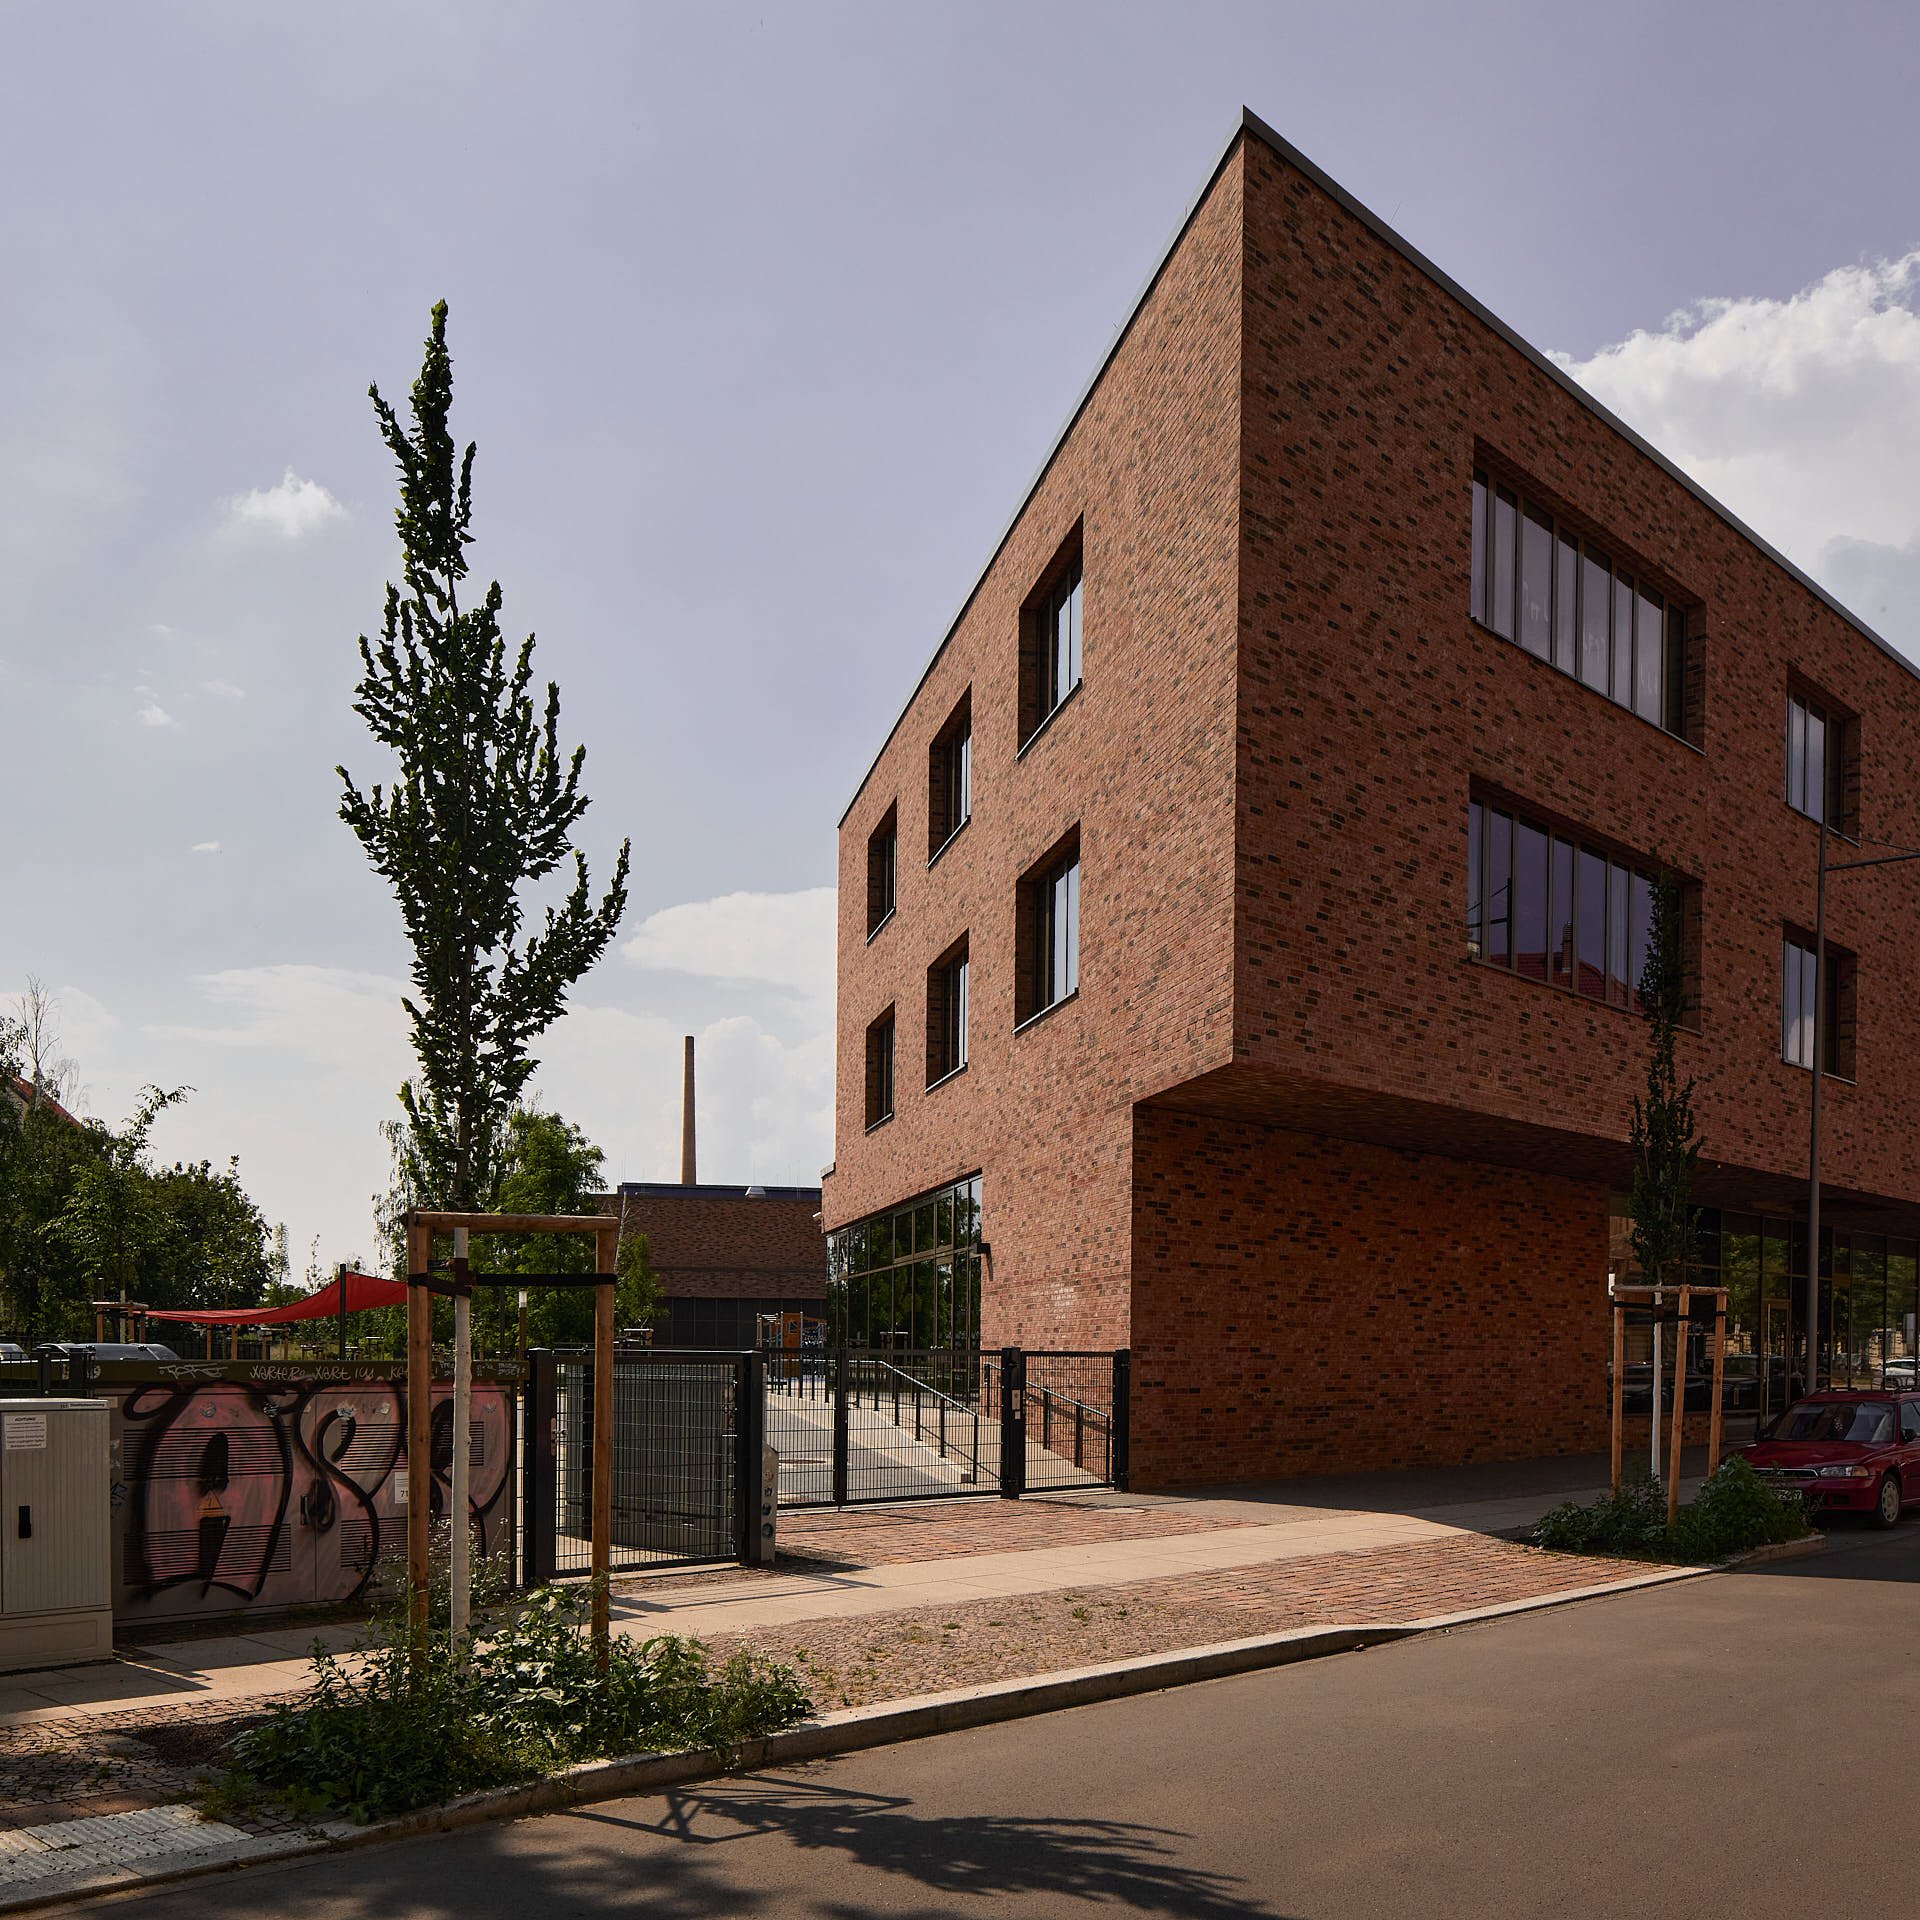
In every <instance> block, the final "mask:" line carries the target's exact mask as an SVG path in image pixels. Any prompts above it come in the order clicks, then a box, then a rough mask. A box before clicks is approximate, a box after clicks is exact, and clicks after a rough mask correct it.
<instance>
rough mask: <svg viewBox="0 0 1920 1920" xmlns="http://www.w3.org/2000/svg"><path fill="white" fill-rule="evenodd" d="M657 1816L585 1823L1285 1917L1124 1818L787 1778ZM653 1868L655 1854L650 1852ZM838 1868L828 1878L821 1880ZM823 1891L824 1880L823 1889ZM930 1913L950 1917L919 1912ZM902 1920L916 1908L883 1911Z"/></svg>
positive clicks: (1062, 1892) (611, 1815)
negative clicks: (780, 1843) (1048, 1812)
mask: <svg viewBox="0 0 1920 1920" xmlns="http://www.w3.org/2000/svg"><path fill="white" fill-rule="evenodd" d="M656 1804H659V1806H660V1811H659V1812H658V1813H657V1814H655V1813H653V1812H652V1811H651V1809H650V1808H649V1810H647V1811H640V1810H636V1811H635V1812H632V1813H627V1812H614V1811H612V1810H595V1809H591V1808H583V1809H581V1810H580V1812H579V1813H577V1814H576V1815H575V1816H574V1817H575V1818H576V1819H578V1820H581V1821H583V1822H588V1823H593V1824H605V1825H612V1826H617V1827H623V1828H626V1829H628V1830H630V1831H633V1832H636V1833H646V1834H653V1835H658V1836H659V1837H660V1838H661V1839H664V1840H670V1841H672V1842H675V1843H678V1845H681V1846H686V1847H690V1848H709V1847H726V1846H730V1845H734V1844H737V1843H739V1842H741V1841H745V1840H751V1839H754V1838H759V1837H778V1838H780V1839H783V1840H785V1841H787V1842H788V1843H789V1844H791V1845H792V1846H794V1847H796V1848H798V1849H799V1850H800V1851H802V1852H803V1853H812V1854H825V1853H831V1854H837V1855H840V1856H843V1857H844V1859H845V1860H847V1861H848V1862H851V1863H852V1864H854V1865H857V1866H859V1867H863V1868H867V1869H870V1870H872V1871H876V1872H881V1873H886V1874H889V1875H897V1876H898V1877H899V1878H900V1879H902V1880H905V1881H910V1882H914V1883H916V1884H918V1885H919V1886H921V1887H924V1888H926V1889H927V1890H928V1891H929V1892H931V1893H935V1894H939V1895H943V1896H957V1897H961V1898H965V1899H973V1900H981V1901H990V1900H994V1899H1005V1898H1031V1897H1051V1898H1055V1899H1080V1900H1084V1901H1086V1902H1087V1903H1088V1904H1089V1905H1107V1906H1114V1907H1119V1908H1121V1909H1123V1910H1125V1911H1130V1912H1134V1913H1156V1914H1169V1915H1179V1916H1183V1917H1184V1920H1229V1917H1230V1916H1231V1920H1246V1917H1247V1916H1249V1915H1267V1916H1270V1920H1285V1917H1284V1916H1281V1915H1279V1914H1277V1913H1276V1911H1275V1910H1274V1909H1273V1908H1270V1907H1267V1906H1266V1905H1264V1904H1263V1903H1262V1902H1260V1901H1259V1900H1258V1899H1256V1898H1255V1897H1254V1896H1253V1894H1252V1891H1251V1889H1249V1888H1248V1887H1247V1886H1246V1885H1245V1884H1244V1882H1242V1881H1240V1880H1238V1879H1236V1878H1235V1877H1234V1876H1232V1875H1229V1874H1223V1873H1212V1872H1208V1871H1206V1870H1204V1869H1202V1868H1200V1867H1197V1866H1194V1865H1191V1864H1189V1863H1187V1862H1186V1861H1184V1860H1182V1859H1181V1857H1180V1845H1179V1843H1180V1842H1181V1841H1183V1840H1185V1839H1186V1838H1187V1837H1188V1836H1187V1835H1185V1834H1182V1833H1180V1832H1177V1831H1175V1830H1174V1829H1171V1828H1166V1827H1148V1826H1142V1825H1140V1824H1139V1823H1137V1822H1133V1821H1124V1820H1098V1819H1067V1818H1061V1817H1048V1816H1044V1815H1038V1814H1035V1815H1009V1814H995V1813H989V1814H940V1813H934V1812H930V1811H928V1810H927V1809H926V1808H925V1807H923V1806H920V1805H917V1804H916V1803H915V1802H914V1801H912V1800H910V1799H908V1798H907V1797H905V1796H904V1795H897V1794H879V1793H870V1792H861V1791H858V1790H855V1789H851V1788H847V1787H839V1786H834V1785H831V1784H829V1783H827V1782H825V1781H812V1780H806V1779H802V1778H797V1777H795V1776H793V1775H790V1774H755V1775H747V1776H744V1777H736V1778H733V1779H728V1780H718V1781H713V1782H710V1783H707V1784H704V1785H701V1786H697V1787H688V1788H683V1789H681V1790H679V1791H676V1792H670V1793H667V1794H665V1795H663V1796H661V1802H660V1803H656ZM648 1857H649V1859H650V1860H652V1859H656V1858H658V1854H657V1853H656V1852H653V1851H651V1850H650V1851H649V1855H648ZM832 1871H833V1870H831V1869H824V1870H823V1878H824V1877H826V1875H827V1874H829V1873H831V1872H832ZM829 1884H830V1882H829ZM819 1911H820V1912H822V1913H825V1914H845V1915H849V1916H851V1915H856V1914H866V1913H870V1912H871V1911H872V1908H871V1907H869V1906H866V1905H862V1904H858V1903H856V1902H847V1903H845V1904H840V1903H836V1902H835V1901H834V1900H832V1899H831V1898H828V1899H824V1900H822V1901H821V1902H820V1903H819ZM922 1911H924V1913H926V1914H928V1915H931V1914H933V1913H934V1912H936V1911H938V1912H940V1913H949V1912H951V1909H950V1908H946V1907H942V1908H939V1909H934V1908H926V1909H924V1910H922ZM887 1912H888V1913H889V1914H890V1915H895V1916H898V1920H915V1909H913V1908H909V1907H905V1906H896V1905H894V1904H892V1903H891V1902H890V1903H889V1904H888V1907H887Z"/></svg>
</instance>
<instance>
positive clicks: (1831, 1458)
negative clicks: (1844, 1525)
mask: <svg viewBox="0 0 1920 1920" xmlns="http://www.w3.org/2000/svg"><path fill="white" fill-rule="evenodd" d="M1740 1455H1741V1457H1742V1458H1743V1459H1744V1460H1745V1461H1746V1462H1747V1463H1748V1464H1749V1465H1750V1466H1751V1467H1752V1468H1753V1469H1754V1471H1755V1472H1756V1473H1758V1474H1760V1475H1761V1476H1762V1477H1763V1478H1765V1479H1767V1480H1770V1481H1772V1482H1773V1483H1774V1484H1775V1485H1777V1486H1790V1487H1796V1488H1798V1489H1799V1491H1800V1492H1801V1493H1802V1494H1804V1495H1805V1496H1806V1499H1807V1504H1808V1505H1809V1506H1810V1507H1819V1508H1822V1509H1828V1508H1830V1509H1833V1510H1835V1511H1837V1512H1842V1513H1849V1512H1850V1513H1867V1514H1871V1515H1872V1516H1873V1518H1874V1519H1875V1520H1876V1521H1877V1522H1878V1523H1879V1524H1880V1525H1881V1526H1883V1527H1890V1526H1892V1525H1894V1524H1895V1522H1897V1521H1898V1520H1899V1518H1900V1510H1901V1508H1902V1506H1903V1505H1905V1504H1906V1503H1907V1502H1908V1501H1917V1500H1920V1395H1916V1394H1911V1393H1886V1392H1878V1393H1870V1392H1865V1391H1862V1390H1857V1389H1856V1390H1852V1391H1838V1390H1836V1391H1832V1392H1827V1393H1811V1394H1809V1395H1808V1396H1807V1397H1806V1398H1805V1399H1804V1400H1799V1401H1796V1402H1795V1403H1794V1404H1793V1405H1792V1406H1790V1407H1789V1408H1788V1409H1787V1410H1786V1412H1784V1413H1782V1414H1780V1415H1778V1416H1777V1417H1776V1418H1774V1419H1772V1420H1769V1421H1767V1422H1766V1423H1765V1424H1764V1425H1763V1426H1762V1427H1761V1429H1760V1433H1759V1436H1758V1438H1757V1439H1756V1440H1755V1441H1754V1443H1753V1444H1752V1445H1751V1446H1748V1447H1742V1448H1741V1449H1740Z"/></svg>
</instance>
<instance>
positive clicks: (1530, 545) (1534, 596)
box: [1520, 507, 1553, 660]
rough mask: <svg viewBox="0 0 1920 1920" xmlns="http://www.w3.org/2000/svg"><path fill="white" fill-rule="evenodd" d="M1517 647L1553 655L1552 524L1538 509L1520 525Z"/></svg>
mask: <svg viewBox="0 0 1920 1920" xmlns="http://www.w3.org/2000/svg"><path fill="white" fill-rule="evenodd" d="M1520 644H1521V645H1522V646H1523V647H1525V648H1526V650H1527V651H1528V652H1529V653H1537V654H1538V655H1539V656H1540V658H1541V659H1543V660H1545V659H1549V658H1551V656H1552V653H1553V522H1552V521H1551V520H1549V519H1548V518H1547V516H1546V515H1545V514H1544V513H1542V512H1540V510H1539V509H1538V508H1537V507H1529V508H1528V509H1527V512H1526V517H1525V518H1524V519H1523V520H1522V521H1521V522H1520Z"/></svg>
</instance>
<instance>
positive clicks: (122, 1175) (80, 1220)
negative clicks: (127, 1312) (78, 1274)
mask: <svg viewBox="0 0 1920 1920" xmlns="http://www.w3.org/2000/svg"><path fill="white" fill-rule="evenodd" d="M186 1095H187V1089H186V1088H184V1087H176V1088H175V1089H173V1090H172V1091H171V1092H168V1091H166V1090H165V1089H163V1088H160V1087H149V1088H147V1090H146V1092H145V1093H143V1094H142V1095H141V1096H140V1104H139V1105H138V1106H137V1107H135V1109H134V1111H133V1115H132V1118H131V1119H129V1120H128V1122H127V1124H126V1126H125V1127H124V1128H123V1129H122V1130H121V1131H120V1132H118V1133H115V1132H114V1131H113V1130H112V1129H111V1128H109V1127H106V1126H103V1125H101V1124H100V1122H98V1121H90V1122H89V1123H88V1126H87V1131H88V1132H89V1133H90V1134H91V1135H92V1136H93V1139H94V1146H95V1149H96V1150H95V1152H94V1153H93V1154H91V1155H90V1156H89V1157H88V1158H87V1159H86V1160H85V1161H83V1162H82V1164H81V1165H80V1167H79V1169H78V1172H77V1174H76V1176H75V1179H74V1182H73V1190H72V1192H71V1193H70V1194H69V1195H68V1197H67V1204H66V1206H65V1208H64V1209H63V1210H62V1213H61V1215H60V1224H61V1228H62V1231H63V1232H64V1233H65V1235H66V1238H67V1241H68V1243H69V1244H70V1245H71V1246H72V1247H73V1248H74V1250H75V1251H76V1252H77V1253H78V1254H79V1256H80V1265H81V1270H82V1271H83V1272H84V1273H85V1275H86V1277H87V1279H88V1281H89V1282H90V1283H91V1284H92V1285H93V1287H94V1288H95V1289H96V1290H97V1292H96V1297H97V1298H104V1299H113V1298H115V1297H117V1296H118V1295H120V1294H122V1293H124V1294H125V1295H126V1296H127V1298H128V1299H131V1300H138V1299H140V1298H141V1297H142V1293H141V1284H140V1283H141V1272H142V1266H143V1260H150V1259H151V1258H152V1256H153V1254H154V1252H155V1251H156V1249H157V1248H158V1247H159V1246H160V1245H161V1244H162V1242H163V1240H164V1237H165V1215H164V1213H163V1211H162V1209H161V1207H160V1203H159V1197H158V1195H157V1193H156V1192H155V1185H154V1180H153V1177H152V1174H151V1172H150V1170H149V1169H148V1167H147V1164H146V1155H147V1137H148V1135H149V1134H150V1133H151V1132H152V1131H153V1123H154V1122H155V1121H156V1120H157V1119H159V1117H160V1116H161V1114H162V1113H164V1112H165V1111H166V1110H167V1108H169V1107H171V1106H176V1105H178V1104H179V1102H180V1101H182V1100H184V1099H185V1098H186Z"/></svg>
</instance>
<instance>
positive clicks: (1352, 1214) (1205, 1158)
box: [1133, 1107, 1609, 1488]
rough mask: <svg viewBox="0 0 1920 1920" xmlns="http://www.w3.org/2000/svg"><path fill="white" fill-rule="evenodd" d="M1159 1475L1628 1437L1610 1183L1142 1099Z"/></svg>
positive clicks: (1144, 1255) (1414, 1461)
mask: <svg viewBox="0 0 1920 1920" xmlns="http://www.w3.org/2000/svg"><path fill="white" fill-rule="evenodd" d="M1133 1162H1134V1167H1133V1176H1134V1201H1135V1205H1134V1228H1133V1245H1134V1256H1133V1257H1134V1278H1133V1356H1134V1357H1133V1378H1134V1414H1133V1475H1134V1484H1135V1485H1136V1486H1138V1487H1142V1488H1148V1487H1155V1486H1168V1485H1179V1484H1183V1483H1185V1484H1193V1483H1195V1482H1199V1481H1209V1480H1237V1479H1249V1478H1260V1477H1263V1476H1265V1475H1269V1474H1286V1473H1325V1472H1338V1471H1348V1470H1354V1469H1364V1468H1374V1467H1408V1466H1420V1465H1424V1464H1428V1463H1448V1462H1459V1461H1469V1460H1515V1459H1526V1458H1529V1457H1531V1456H1534V1455H1539V1454H1552V1453H1577V1452H1582V1451H1586V1450H1589V1449H1601V1448H1604V1447H1605V1446H1606V1444H1607V1398H1606V1393H1607V1388H1606V1380H1607V1372H1606V1369H1607V1343H1608V1338H1609V1334H1608V1322H1607V1315H1606V1309H1605V1305H1604V1302H1603V1301H1600V1302H1596V1279H1595V1276H1596V1275H1599V1276H1601V1277H1602V1278H1604V1274H1605V1270H1606V1251H1607V1200H1606V1195H1605V1193H1604V1191H1600V1190H1596V1189H1595V1188H1592V1187H1589V1186H1585V1185H1583V1184H1581V1183H1578V1182H1575V1181H1570V1180H1558V1179H1554V1178H1552V1177H1550V1176H1546V1175H1541V1174H1533V1173H1524V1172H1519V1171H1515V1170H1510V1169H1505V1168H1492V1167H1483V1166H1474V1165H1471V1164H1469V1163H1467V1162H1464V1161H1458V1160H1446V1159H1441V1158H1439V1157H1437V1156H1434V1155H1430V1154H1410V1153H1395V1152H1391V1151H1388V1150H1385V1149H1382V1148H1378V1147H1371V1146H1360V1145H1355V1144H1352V1143H1349V1142H1346V1141H1340V1140H1331V1139H1326V1138H1324V1137H1322V1138H1315V1137H1313V1136H1310V1135H1306V1134H1298V1133H1289V1132H1284V1131H1282V1130H1280V1129H1278V1128H1274V1127H1262V1126H1257V1125H1253V1124H1249V1123H1247V1122H1244V1121H1236V1120H1229V1119H1223V1118H1218V1117H1215V1116H1211V1115H1201V1114H1184V1113H1170V1112H1166V1111H1163V1110H1161V1109H1158V1108H1155V1107H1142V1108H1140V1109H1139V1110H1138V1113H1137V1115H1136V1120H1135V1127H1134V1142H1133Z"/></svg>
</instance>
